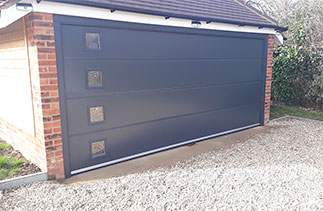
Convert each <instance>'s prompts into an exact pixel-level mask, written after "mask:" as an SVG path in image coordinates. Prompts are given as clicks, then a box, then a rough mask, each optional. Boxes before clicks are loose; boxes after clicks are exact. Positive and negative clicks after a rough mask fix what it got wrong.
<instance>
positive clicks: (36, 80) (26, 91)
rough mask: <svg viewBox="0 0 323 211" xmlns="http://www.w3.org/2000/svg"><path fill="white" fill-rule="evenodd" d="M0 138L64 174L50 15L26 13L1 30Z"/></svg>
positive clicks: (56, 173) (52, 175)
mask: <svg viewBox="0 0 323 211" xmlns="http://www.w3.org/2000/svg"><path fill="white" fill-rule="evenodd" d="M0 54H1V56H0V57H1V58H0V88H1V89H0V90H1V92H0V97H1V103H0V110H1V111H0V137H1V138H2V139H4V140H5V141H7V142H8V143H10V144H11V145H12V146H13V147H14V148H15V149H17V150H19V151H20V152H21V153H22V154H23V155H24V156H25V157H26V158H27V159H29V160H30V161H31V162H33V163H35V164H36V165H37V166H39V167H40V168H41V169H42V170H43V171H47V172H48V176H49V177H50V178H63V177H64V166H63V147H62V138H61V121H60V110H59V96H58V80H57V69H56V54H55V41H54V29H53V17H52V15H51V14H45V13H30V14H28V15H27V16H25V17H24V18H23V19H20V20H19V21H17V22H15V23H14V24H11V25H10V26H8V27H6V28H4V29H1V30H0Z"/></svg>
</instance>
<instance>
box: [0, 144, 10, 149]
mask: <svg viewBox="0 0 323 211" xmlns="http://www.w3.org/2000/svg"><path fill="white" fill-rule="evenodd" d="M10 147H11V146H10V144H7V143H1V142H0V149H9V148H10Z"/></svg>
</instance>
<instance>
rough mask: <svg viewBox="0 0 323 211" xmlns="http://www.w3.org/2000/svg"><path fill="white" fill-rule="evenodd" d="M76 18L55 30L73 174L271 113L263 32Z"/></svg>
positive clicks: (61, 21) (229, 128) (58, 20)
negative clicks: (266, 109) (267, 105)
mask: <svg viewBox="0 0 323 211" xmlns="http://www.w3.org/2000/svg"><path fill="white" fill-rule="evenodd" d="M70 20H71V19H69V18H63V17H59V18H58V17H56V20H55V22H56V23H55V24H56V25H55V27H56V28H55V30H56V33H60V35H61V36H60V37H59V38H57V40H56V42H57V45H58V46H59V47H58V48H59V49H58V52H60V53H58V54H60V55H61V56H60V57H61V58H59V59H58V60H59V61H60V62H59V80H60V94H61V96H62V97H61V98H62V99H61V108H62V114H63V118H62V119H63V135H64V137H63V141H64V159H65V160H68V166H69V172H71V173H72V174H75V173H79V172H82V171H85V170H89V169H92V168H97V167H100V166H103V165H109V164H112V163H116V162H120V161H123V160H126V159H130V158H134V157H138V156H142V155H145V154H148V153H153V152H156V151H160V150H164V149H167V148H170V147H175V146H179V145H182V144H187V143H190V142H193V141H199V140H202V139H206V138H210V137H212V136H215V135H219V134H224V133H228V132H232V131H236V130H240V129H245V128H248V127H253V126H257V125H260V124H261V123H262V121H263V119H262V117H263V104H264V99H263V98H264V79H265V77H264V66H265V60H264V58H265V53H264V52H265V48H266V46H265V43H266V42H265V41H266V40H265V39H266V38H265V36H264V35H263V36H262V35H252V34H240V33H227V32H215V31H209V30H200V29H182V28H172V27H160V26H159V27H158V26H148V25H141V24H130V23H121V22H110V21H97V20H86V19H75V18H74V19H73V21H70ZM67 151H68V152H67ZM66 155H68V157H67V156H66Z"/></svg>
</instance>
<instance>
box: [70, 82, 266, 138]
mask: <svg viewBox="0 0 323 211" xmlns="http://www.w3.org/2000/svg"><path fill="white" fill-rule="evenodd" d="M260 88H261V83H260V82H253V83H247V84H234V85H224V86H215V87H203V88H192V89H184V90H171V91H160V92H143V93H128V94H119V95H111V96H103V97H102V96H99V97H91V98H82V99H73V100H68V102H67V111H68V121H69V122H73V123H74V124H71V125H70V126H69V134H70V135H75V134H80V133H86V132H94V131H96V130H102V129H109V128H115V127H123V126H127V125H132V124H138V123H143V122H149V121H158V120H160V119H164V118H174V117H176V116H182V115H190V114H196V113H201V112H207V111H216V110H224V109H230V108H235V107H239V106H243V105H248V104H258V105H259V106H260V100H259V98H260V93H259V89H260ZM96 105H103V106H104V109H105V116H106V120H105V122H104V123H101V124H95V125H89V124H88V122H89V121H88V114H87V112H85V111H87V108H88V107H90V106H96Z"/></svg>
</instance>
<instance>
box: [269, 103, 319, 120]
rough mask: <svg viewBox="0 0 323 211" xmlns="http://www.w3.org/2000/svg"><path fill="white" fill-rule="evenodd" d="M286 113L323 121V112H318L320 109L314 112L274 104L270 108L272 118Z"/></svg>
mask: <svg viewBox="0 0 323 211" xmlns="http://www.w3.org/2000/svg"><path fill="white" fill-rule="evenodd" d="M286 115H290V116H297V117H302V118H307V119H314V120H320V121H323V112H318V111H317V112H313V111H307V110H305V109H302V108H295V107H287V106H284V107H280V106H272V107H271V108H270V119H275V118H278V117H282V116H286Z"/></svg>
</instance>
